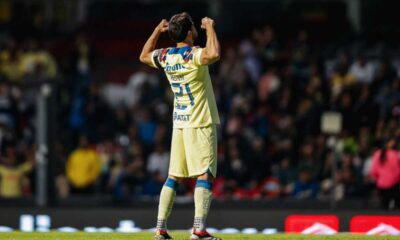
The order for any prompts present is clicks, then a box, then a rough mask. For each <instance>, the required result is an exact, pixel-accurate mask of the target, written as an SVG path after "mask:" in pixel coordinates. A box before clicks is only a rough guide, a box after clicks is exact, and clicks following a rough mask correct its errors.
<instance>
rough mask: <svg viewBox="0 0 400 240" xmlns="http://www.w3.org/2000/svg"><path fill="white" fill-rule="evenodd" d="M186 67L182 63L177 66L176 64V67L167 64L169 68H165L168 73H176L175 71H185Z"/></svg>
mask: <svg viewBox="0 0 400 240" xmlns="http://www.w3.org/2000/svg"><path fill="white" fill-rule="evenodd" d="M185 68H186V67H185V66H184V65H183V64H181V63H177V64H175V65H173V66H170V65H168V63H167V66H166V67H165V68H164V70H165V71H166V72H175V71H178V70H181V69H185Z"/></svg>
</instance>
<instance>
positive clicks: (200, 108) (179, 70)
mask: <svg viewBox="0 0 400 240" xmlns="http://www.w3.org/2000/svg"><path fill="white" fill-rule="evenodd" d="M201 52H202V49H201V48H199V47H191V46H185V47H181V48H165V49H159V50H156V51H155V52H154V53H153V57H152V60H153V64H154V65H155V66H157V67H158V68H163V69H164V72H165V73H166V76H167V78H168V81H169V82H170V85H171V88H172V91H173V92H174V95H175V100H174V102H175V103H174V113H173V121H174V127H175V128H188V127H204V126H209V125H211V124H219V117H218V110H217V106H216V103H215V98H214V92H213V89H212V84H211V78H210V74H209V71H208V66H207V65H202V64H201V60H200V58H201Z"/></svg>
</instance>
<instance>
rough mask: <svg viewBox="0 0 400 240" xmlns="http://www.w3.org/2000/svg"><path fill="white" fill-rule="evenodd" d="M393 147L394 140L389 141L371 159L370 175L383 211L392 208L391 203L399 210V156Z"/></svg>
mask: <svg viewBox="0 0 400 240" xmlns="http://www.w3.org/2000/svg"><path fill="white" fill-rule="evenodd" d="M395 145H396V142H395V139H393V138H391V139H389V140H388V141H386V142H384V143H383V144H382V147H381V148H380V149H378V150H377V151H376V152H375V153H374V155H373V157H372V166H371V170H370V174H371V177H372V178H373V179H374V180H375V181H376V186H377V188H378V189H379V193H380V195H381V206H382V208H384V209H389V208H392V205H391V203H392V201H394V206H395V207H396V208H400V186H399V184H400V157H399V156H400V155H399V152H398V151H397V150H394V149H393V148H394V146H395Z"/></svg>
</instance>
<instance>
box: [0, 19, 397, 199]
mask: <svg viewBox="0 0 400 240" xmlns="http://www.w3.org/2000/svg"><path fill="white" fill-rule="evenodd" d="M2 43H3V44H2V47H1V49H0V76H1V80H0V139H1V141H0V142H1V150H2V153H1V160H0V178H1V184H0V197H20V196H29V195H31V194H32V192H34V184H33V182H34V180H35V179H34V174H35V171H34V170H33V171H32V167H33V169H34V165H35V161H34V157H35V147H36V146H35V127H34V126H35V122H34V121H35V96H36V94H37V91H38V85H39V83H40V82H42V81H49V80H50V81H54V82H56V83H57V85H58V86H59V89H60V91H59V93H58V96H57V101H58V105H57V121H58V123H57V125H58V132H57V139H56V142H55V143H54V149H55V156H54V158H55V159H53V160H54V161H55V162H56V164H55V168H54V169H55V171H56V172H54V178H55V181H54V182H55V185H56V189H57V194H58V196H60V197H64V198H66V197H68V196H69V195H71V194H90V193H95V194H109V195H112V196H114V197H115V198H118V199H126V198H131V197H143V196H156V195H158V194H159V192H160V189H161V187H162V185H163V183H164V181H165V178H166V176H167V174H168V161H169V158H170V155H169V147H170V139H171V132H172V129H171V126H172V122H171V112H172V103H173V96H172V92H171V91H170V89H169V85H168V83H167V81H166V78H165V76H164V75H163V73H162V72H159V71H156V70H152V69H149V68H147V67H144V66H138V67H137V69H136V70H135V71H134V72H133V73H132V75H131V76H130V78H129V79H128V81H127V84H126V85H124V86H122V87H121V86H116V85H115V84H112V83H104V82H100V81H98V80H97V79H95V78H94V76H93V71H94V69H95V68H96V50H95V49H94V47H92V46H91V44H90V42H89V41H87V40H86V39H85V38H78V39H77V40H76V46H75V49H74V51H72V52H71V54H70V56H69V57H68V58H66V60H65V59H59V60H58V61H57V60H55V58H54V57H53V56H52V54H51V53H50V52H49V51H47V50H46V48H45V46H42V45H41V44H39V43H38V42H35V41H33V40H29V41H25V42H18V43H16V42H15V41H13V40H12V39H2ZM398 47H399V46H394V45H390V44H387V43H374V44H371V43H368V42H367V41H363V40H360V39H359V40H349V41H347V42H346V43H344V44H342V45H338V44H329V45H327V46H323V47H321V46H319V45H318V44H317V43H315V42H312V41H311V40H310V39H309V36H308V33H307V31H304V30H302V31H299V33H298V35H297V36H296V37H293V38H292V39H284V40H283V39H280V38H279V37H278V36H277V35H276V32H275V29H274V28H273V27H271V26H265V27H262V28H259V29H255V30H254V31H253V33H252V34H251V36H249V37H248V38H245V39H242V40H241V41H240V42H239V43H237V44H234V45H232V46H229V47H226V48H225V49H224V50H223V53H222V54H223V56H222V59H221V60H220V61H219V63H218V64H215V66H212V67H211V73H212V79H213V84H214V92H215V95H216V100H217V104H218V107H219V113H220V117H221V120H222V124H221V126H220V127H219V129H218V131H219V133H218V135H219V144H218V147H219V148H218V149H219V150H218V153H219V154H218V177H217V179H216V181H215V184H214V188H213V191H214V193H215V197H216V198H220V199H259V198H279V197H291V198H296V199H315V198H318V199H328V198H329V197H330V194H331V191H334V192H335V197H336V199H338V200H340V199H345V198H354V197H362V198H366V197H371V196H373V195H374V194H375V191H374V189H375V185H374V182H373V180H372V179H371V177H370V174H369V172H370V165H371V157H372V155H373V153H374V151H375V150H376V149H377V147H380V146H381V145H382V144H384V142H385V140H386V139H388V138H396V139H397V140H400V125H399V123H400V122H399V120H400V59H397V58H395V57H394V56H396V54H395V53H396V51H399V48H398ZM398 56H399V55H398ZM327 110H331V111H337V112H340V113H341V114H343V130H342V131H341V132H340V134H338V136H337V139H336V142H335V141H333V139H332V138H331V137H330V136H328V135H325V134H322V133H321V131H320V118H321V114H322V113H323V112H324V111H327ZM172 157H173V156H172ZM335 158H337V161H338V166H337V168H338V170H337V171H336V174H335V176H334V179H332V177H331V169H332V163H333V162H334V159H335ZM193 187H194V183H193V182H191V181H188V182H185V183H183V184H181V186H180V187H179V190H178V194H180V195H190V194H191V192H192V191H193ZM10 188H11V189H10Z"/></svg>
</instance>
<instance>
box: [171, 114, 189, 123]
mask: <svg viewBox="0 0 400 240" xmlns="http://www.w3.org/2000/svg"><path fill="white" fill-rule="evenodd" d="M173 120H174V121H184V122H187V121H189V120H190V114H178V113H177V112H174V116H173Z"/></svg>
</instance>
